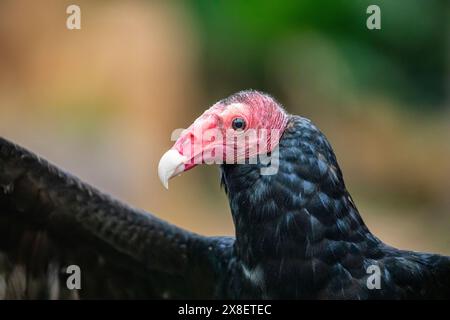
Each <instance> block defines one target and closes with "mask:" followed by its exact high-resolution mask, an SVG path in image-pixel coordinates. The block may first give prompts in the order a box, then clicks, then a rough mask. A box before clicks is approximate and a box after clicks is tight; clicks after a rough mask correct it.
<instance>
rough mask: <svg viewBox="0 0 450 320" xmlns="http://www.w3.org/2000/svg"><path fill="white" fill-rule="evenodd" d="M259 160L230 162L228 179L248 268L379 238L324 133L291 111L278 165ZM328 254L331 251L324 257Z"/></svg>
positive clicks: (241, 255) (224, 173) (225, 177)
mask: <svg viewBox="0 0 450 320" xmlns="http://www.w3.org/2000/svg"><path fill="white" fill-rule="evenodd" d="M264 167H265V166H264V165H262V164H261V163H258V164H244V165H223V166H222V182H223V184H224V186H225V190H226V192H227V194H228V198H229V202H230V207H231V211H232V215H233V220H234V223H235V228H236V250H237V255H238V257H239V258H240V259H241V261H242V262H243V263H244V264H245V266H246V267H247V268H255V267H257V266H258V265H260V264H261V263H264V262H267V263H270V262H271V261H278V262H279V261H280V260H281V261H283V260H284V259H291V260H292V259H294V260H300V261H305V260H311V259H314V256H315V255H316V254H319V253H320V254H321V255H322V259H323V255H329V256H330V257H329V258H330V259H336V258H337V257H338V256H339V250H351V246H352V245H355V246H361V245H364V244H367V242H368V241H369V242H373V243H376V242H377V241H378V240H377V239H376V238H375V237H373V236H372V235H371V233H370V232H369V230H368V229H367V227H366V226H365V224H364V222H363V221H362V219H361V217H360V215H359V213H358V211H357V209H356V207H355V205H354V203H353V201H352V199H351V197H350V195H349V194H348V192H347V190H346V188H345V184H344V181H343V178H342V174H341V171H340V169H339V166H338V164H337V161H336V158H335V155H334V153H333V151H332V149H331V146H330V145H329V143H328V141H327V140H326V138H325V136H324V135H323V134H322V133H321V132H320V131H319V130H318V129H317V128H316V127H315V126H314V125H313V124H312V123H311V122H310V121H309V120H307V119H304V118H301V117H295V116H292V117H291V118H290V119H289V122H288V124H287V127H286V130H285V132H284V134H283V136H282V138H281V140H280V143H279V163H278V170H277V173H275V174H273V175H262V174H261V169H262V168H264ZM325 258H326V257H325Z"/></svg>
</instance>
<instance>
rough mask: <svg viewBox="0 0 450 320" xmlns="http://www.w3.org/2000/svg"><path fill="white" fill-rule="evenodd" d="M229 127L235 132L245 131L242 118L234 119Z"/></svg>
mask: <svg viewBox="0 0 450 320" xmlns="http://www.w3.org/2000/svg"><path fill="white" fill-rule="evenodd" d="M231 126H232V127H233V129H234V130H236V131H242V130H244V129H245V126H246V123H245V120H244V119H242V118H236V119H233V122H232V123H231Z"/></svg>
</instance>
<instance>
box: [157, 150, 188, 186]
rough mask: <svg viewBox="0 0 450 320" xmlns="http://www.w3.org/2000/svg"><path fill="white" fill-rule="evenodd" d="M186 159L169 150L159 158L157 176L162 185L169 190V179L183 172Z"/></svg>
mask: <svg viewBox="0 0 450 320" xmlns="http://www.w3.org/2000/svg"><path fill="white" fill-rule="evenodd" d="M187 160H188V159H187V158H186V157H185V156H183V155H182V154H181V153H180V152H178V151H177V150H175V149H170V150H169V151H167V152H166V153H164V155H163V156H162V157H161V160H159V165H158V175H159V179H160V180H161V182H162V184H163V185H164V187H165V188H166V189H169V179H170V178H172V177H175V176H177V175H178V174H180V173H182V172H183V171H185V165H184V164H185V162H186V161H187Z"/></svg>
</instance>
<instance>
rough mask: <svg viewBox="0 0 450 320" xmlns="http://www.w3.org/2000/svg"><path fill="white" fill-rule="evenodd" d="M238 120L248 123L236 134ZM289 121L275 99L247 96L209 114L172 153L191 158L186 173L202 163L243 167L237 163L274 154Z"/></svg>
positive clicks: (187, 132) (226, 102)
mask: <svg viewBox="0 0 450 320" xmlns="http://www.w3.org/2000/svg"><path fill="white" fill-rule="evenodd" d="M235 118H242V119H244V120H245V123H246V127H245V129H244V130H243V131H235V130H233V128H232V122H233V120H234V119H235ZM287 121H288V115H287V114H286V112H285V111H284V109H283V108H282V107H281V105H280V104H279V103H278V102H276V101H275V100H274V99H273V98H272V97H270V96H269V95H262V94H261V93H256V92H252V91H251V92H245V93H242V94H241V95H239V94H238V95H235V96H233V99H231V100H230V99H225V100H222V101H219V102H217V103H216V104H214V105H213V106H212V107H210V108H209V109H208V110H206V111H205V112H204V113H203V114H202V115H201V116H200V117H198V118H197V119H196V120H195V121H194V123H193V124H192V125H191V126H189V128H188V129H186V130H185V131H184V132H183V133H182V134H181V136H180V137H179V138H178V139H177V141H176V142H175V144H174V146H173V147H172V149H175V150H177V151H178V152H179V153H180V154H182V155H184V156H186V157H187V158H188V161H187V162H186V163H185V168H184V171H187V170H190V169H192V168H193V167H195V166H196V165H198V164H203V163H207V164H212V163H230V161H231V162H233V161H234V163H240V162H237V161H243V160H245V159H249V158H252V157H255V156H257V155H258V154H261V153H262V152H266V153H267V152H271V151H272V150H273V149H274V148H275V147H276V145H277V144H278V141H279V138H280V137H281V135H282V133H283V131H284V129H285V127H286V124H287ZM264 131H266V133H267V134H264ZM243 135H246V138H245V139H247V140H246V143H245V144H244V145H242V144H240V145H238V143H237V142H236V141H238V139H239V138H241V139H242V138H243ZM241 142H242V140H241Z"/></svg>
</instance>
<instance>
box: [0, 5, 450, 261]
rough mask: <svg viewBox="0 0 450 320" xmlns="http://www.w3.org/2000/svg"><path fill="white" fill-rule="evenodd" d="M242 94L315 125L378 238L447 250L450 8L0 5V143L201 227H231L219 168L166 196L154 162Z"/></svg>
mask: <svg viewBox="0 0 450 320" xmlns="http://www.w3.org/2000/svg"><path fill="white" fill-rule="evenodd" d="M70 4H77V5H79V6H80V7H81V19H82V22H81V27H82V29H81V30H74V31H70V30H67V29H66V18H67V14H66V8H67V6H68V5H70ZM370 4H377V5H379V6H380V8H381V27H382V28H381V30H368V29H367V28H366V19H367V17H368V15H367V14H366V9H367V7H368V5H370ZM249 88H253V89H258V90H263V91H266V92H268V93H271V94H272V95H274V96H276V97H277V98H278V100H280V101H281V102H282V103H283V104H284V106H285V107H286V109H287V110H288V111H289V112H291V113H295V114H299V115H303V116H306V117H309V118H311V119H312V120H313V121H314V122H315V123H316V124H317V125H318V127H319V128H321V129H322V131H323V132H324V133H325V134H326V135H327V137H328V138H329V140H330V142H331V144H332V145H333V146H334V149H335V152H336V155H337V157H338V160H339V162H340V165H341V168H342V170H343V172H344V177H345V180H346V184H347V187H348V189H349V191H350V192H351V193H352V195H353V198H354V200H355V202H356V204H357V206H358V208H359V210H360V212H361V214H362V216H363V218H364V219H365V221H366V223H367V225H368V226H369V228H370V229H371V230H372V231H373V232H374V233H375V234H377V235H378V236H379V237H380V238H381V239H382V240H384V241H386V242H387V243H389V244H391V245H395V246H398V247H401V248H408V249H414V250H425V251H434V252H440V253H446V254H450V232H449V231H450V194H449V193H450V142H449V140H450V139H449V138H450V134H449V133H450V1H448V0H404V1H400V0H395V1H393V0H390V1H389V0H387V1H375V0H372V1H365V0H358V1H349V0H346V1H345V0H341V1H337V0H333V1H331V0H330V1H317V0H316V1H277V2H275V1H208V0H204V1H192V2H188V1H183V2H182V1H164V2H163V1H126V2H125V1H87V0H83V1H78V0H77V1H62V0H43V1H32V0H29V1H22V0H2V1H1V2H0V135H1V136H4V137H6V138H8V139H11V140H14V141H15V142H17V143H20V144H22V145H24V146H26V147H27V148H30V149H32V150H33V151H35V152H37V153H39V154H40V155H42V156H43V157H45V158H47V159H49V160H50V161H52V162H54V163H55V164H57V165H58V166H61V167H63V168H64V169H66V170H67V171H70V172H72V173H73V174H75V175H77V176H80V177H81V178H82V179H84V180H85V181H87V182H89V183H91V184H93V185H95V186H97V187H99V188H100V189H101V190H104V191H106V192H108V193H111V194H113V195H114V196H117V197H119V198H120V199H122V200H124V201H127V202H129V203H131V204H132V205H134V206H137V207H141V208H144V209H146V210H148V211H150V212H152V213H154V214H156V215H158V216H159V217H162V218H164V219H167V220H169V221H170V222H172V223H176V224H178V225H180V226H182V227H185V228H188V229H191V230H194V231H196V232H199V233H203V234H208V235H217V234H233V232H234V230H233V224H232V221H231V216H230V214H229V209H228V204H227V200H226V197H225V195H224V194H223V191H222V190H220V187H219V179H218V176H219V175H218V170H217V168H216V167H213V166H203V167H199V168H197V169H195V170H192V171H190V172H188V173H186V174H185V175H183V177H180V178H177V179H174V180H172V181H171V188H170V190H169V191H166V190H165V189H163V187H162V186H161V184H160V182H159V180H158V177H157V164H158V160H159V157H160V156H161V155H162V154H163V153H164V151H166V150H167V149H168V148H169V147H170V146H171V145H172V142H171V141H170V134H171V132H172V130H174V129H175V128H185V127H187V126H188V125H189V124H190V123H192V121H193V120H194V119H195V118H196V117H197V116H198V115H199V114H200V113H201V112H202V111H203V110H204V109H206V108H207V107H208V106H210V105H212V104H213V103H214V102H215V101H217V100H219V99H221V98H224V97H226V96H228V95H229V94H231V93H234V92H236V91H239V90H243V89H249Z"/></svg>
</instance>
